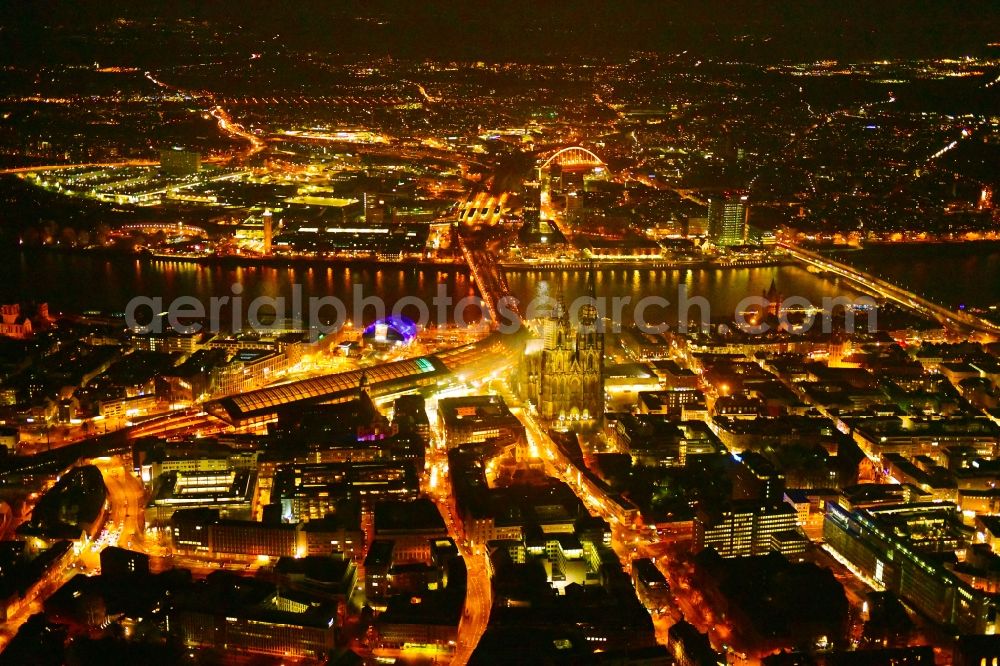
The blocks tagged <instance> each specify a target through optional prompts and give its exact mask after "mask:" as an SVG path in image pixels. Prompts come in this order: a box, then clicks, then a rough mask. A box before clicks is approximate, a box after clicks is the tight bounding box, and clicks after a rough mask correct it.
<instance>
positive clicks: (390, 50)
mask: <svg viewBox="0 0 1000 666" xmlns="http://www.w3.org/2000/svg"><path fill="white" fill-rule="evenodd" d="M0 16H2V17H3V21H2V25H3V27H2V29H0V39H2V45H3V46H2V48H3V55H2V56H0V60H2V61H3V62H6V63H9V64H16V63H29V62H44V61H51V62H66V61H67V60H69V59H71V58H72V57H73V56H74V55H76V56H78V57H79V58H81V61H82V62H86V61H87V60H88V59H93V58H99V59H104V60H129V59H131V60H134V61H136V62H139V63H143V64H145V65H147V66H151V65H153V64H158V63H159V62H162V61H163V59H164V58H176V57H181V58H186V57H189V56H192V55H196V54H198V53H211V52H213V51H214V50H215V49H216V47H217V46H218V45H216V44H212V43H203V42H201V41H200V39H198V40H196V39H191V38H190V35H185V34H183V33H182V32H181V31H176V32H173V31H170V30H168V32H167V34H166V35H145V36H147V37H152V39H149V40H142V41H139V42H135V43H132V42H125V43H118V44H114V43H104V44H100V43H98V44H95V43H93V41H91V40H90V39H88V38H90V37H93V36H94V34H95V33H94V30H96V29H99V28H102V27H106V26H108V25H109V24H111V23H113V22H115V21H116V20H117V19H124V20H127V21H135V22H137V23H138V25H137V28H138V29H140V30H141V28H142V25H143V24H148V23H151V22H154V21H157V22H163V23H165V24H166V26H167V27H168V28H169V27H170V24H175V27H176V26H177V25H180V24H179V23H178V22H183V21H190V22H193V23H205V24H206V25H211V26H214V27H215V28H216V32H217V34H218V35H219V36H220V38H221V37H223V36H225V37H227V38H233V39H236V40H238V41H240V42H245V44H244V45H245V46H247V47H248V48H249V47H251V46H252V45H253V44H254V43H256V44H258V45H259V46H260V48H261V49H262V50H269V49H279V50H281V49H290V50H296V51H302V50H311V49H318V50H323V51H326V52H337V53H341V54H344V55H355V56H363V55H372V56H376V57H379V56H389V57H394V58H407V59H418V60H419V59H423V58H433V59H452V58H454V59H460V60H478V59H485V60H510V61H522V60H528V61H532V60H552V59H557V58H565V57H586V58H605V57H607V58H612V59H614V58H623V57H627V56H629V55H630V54H634V53H636V52H642V51H650V52H656V53H660V54H664V55H669V54H677V53H679V52H681V51H685V50H687V51H689V52H690V53H691V54H692V55H693V56H696V57H705V58H720V59H727V58H729V59H734V60H740V61H749V62H777V61H808V60H815V59H835V60H843V61H863V60H878V59H884V58H917V57H942V56H953V57H960V56H964V55H970V56H973V55H979V56H981V55H986V54H989V53H990V52H991V51H992V52H993V53H996V47H990V46H989V43H990V42H995V41H997V35H998V34H1000V31H998V30H997V27H998V26H1000V4H998V3H996V2H990V1H989V0H974V1H972V2H963V3H943V2H932V1H926V0H925V1H912V0H888V1H885V2H870V1H862V0H847V1H846V2H834V1H826V0H823V1H816V2H787V1H782V2H771V1H768V0H738V1H736V2H726V1H722V0H709V1H708V2H697V3H692V2H641V1H637V0H627V1H626V2H613V3H611V2H598V1H595V0H584V1H583V2H574V3H545V4H540V3H535V2H531V1H530V0H511V1H508V2H456V1H448V2H433V3H429V4H423V3H411V2H400V1H398V0H376V1H374V2H351V3H330V2H323V1H319V0H306V1H305V2H297V3H295V5H294V6H287V5H285V4H283V3H273V2H267V1H266V0H249V1H248V2H229V1H225V2H214V3H203V2H197V1H192V0H187V1H184V2H173V3H136V4H129V5H124V6H111V5H102V6H93V5H89V4H83V3H78V2H73V1H71V0H65V1H63V0H58V1H47V2H46V1H43V2H37V3H10V4H8V5H7V6H6V7H4V8H3V9H0ZM122 34H123V35H126V36H127V35H128V34H129V30H128V29H127V28H126V29H124V30H123V31H122ZM97 36H98V38H99V39H98V40H97V41H100V38H101V37H103V36H102V35H101V34H100V33H98V35H97ZM88 42H89V43H88ZM227 46H232V44H228V45H227ZM122 48H124V49H125V52H122V50H121V49H122ZM164 49H166V50H164Z"/></svg>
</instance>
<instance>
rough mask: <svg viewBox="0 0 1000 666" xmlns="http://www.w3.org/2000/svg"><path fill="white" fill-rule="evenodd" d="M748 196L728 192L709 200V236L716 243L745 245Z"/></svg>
mask: <svg viewBox="0 0 1000 666" xmlns="http://www.w3.org/2000/svg"><path fill="white" fill-rule="evenodd" d="M746 202H747V197H746V195H740V194H734V193H731V192H727V193H725V194H723V195H720V196H714V197H712V198H711V199H709V200H708V238H709V240H711V241H712V242H713V243H715V244H716V245H743V244H744V243H745V242H746V235H747V205H746Z"/></svg>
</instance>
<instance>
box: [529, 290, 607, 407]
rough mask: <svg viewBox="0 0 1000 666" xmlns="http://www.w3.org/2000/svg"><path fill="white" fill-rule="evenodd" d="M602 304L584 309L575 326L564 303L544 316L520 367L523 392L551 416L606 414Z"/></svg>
mask: <svg viewBox="0 0 1000 666" xmlns="http://www.w3.org/2000/svg"><path fill="white" fill-rule="evenodd" d="M598 324H599V322H598V319H597V308H595V307H594V306H593V305H587V306H585V307H583V308H581V311H580V323H579V325H577V326H574V325H573V324H572V323H571V322H570V318H569V315H568V314H567V312H566V311H565V308H563V307H562V305H561V304H560V305H558V306H557V307H556V308H555V310H554V311H553V312H552V313H551V314H550V315H549V316H548V317H547V318H545V319H544V320H543V321H542V324H541V336H540V337H538V338H535V339H533V340H531V341H530V342H529V343H528V347H527V349H525V354H524V360H523V361H522V363H521V366H520V369H519V372H518V378H517V379H518V382H517V383H518V385H519V387H520V391H521V394H522V397H524V398H525V399H526V400H529V401H530V402H531V403H532V404H534V405H535V406H536V407H537V409H538V413H539V415H540V416H541V417H542V418H543V419H545V420H548V421H556V420H562V421H589V420H592V419H598V420H599V419H600V418H601V417H602V416H603V415H604V334H603V333H601V332H600V331H599V330H598Z"/></svg>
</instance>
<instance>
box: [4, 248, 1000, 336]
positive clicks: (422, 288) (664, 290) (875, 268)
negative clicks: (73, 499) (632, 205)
mask: <svg viewBox="0 0 1000 666" xmlns="http://www.w3.org/2000/svg"><path fill="white" fill-rule="evenodd" d="M839 256H840V257H841V258H842V259H843V260H845V261H848V262H850V263H853V264H855V265H857V266H859V267H861V268H863V269H865V270H870V271H872V272H876V273H879V274H881V275H884V276H887V277H888V278H889V279H891V280H893V281H894V282H897V283H899V284H901V285H903V286H906V287H908V288H911V289H914V290H916V291H919V292H922V293H926V294H928V295H930V296H932V297H934V298H937V299H940V300H941V301H943V302H946V303H950V304H953V305H954V306H956V307H957V305H958V304H960V303H968V304H970V305H978V306H988V305H991V304H994V303H998V302H1000V244H989V245H982V244H980V245H975V246H972V245H968V244H966V245H953V246H949V245H938V244H935V245H929V244H928V245H905V246H904V245H901V246H877V247H875V246H873V247H870V248H866V249H864V250H861V251H853V252H845V253H841V254H840V255H839ZM772 280H774V282H775V284H776V285H777V287H778V290H779V291H780V292H781V293H782V294H783V295H784V296H785V297H789V296H800V297H803V298H806V299H808V300H809V301H810V302H812V303H814V304H816V305H822V299H823V298H825V297H838V296H855V295H857V294H856V292H854V291H853V290H852V289H851V288H850V287H849V286H848V285H847V284H846V283H845V282H843V281H841V280H838V279H835V278H833V277H831V276H826V275H817V274H814V273H810V272H808V271H806V270H805V269H803V268H800V267H798V266H795V265H781V266H768V267H753V268H706V267H694V268H684V269H663V270H660V269H657V270H648V269H640V268H635V269H632V268H627V269H626V268H618V269H604V270H600V271H596V272H595V274H594V293H595V294H596V295H597V296H598V297H604V298H606V299H608V301H609V302H610V299H611V298H612V297H616V296H617V297H627V298H629V299H631V303H630V304H629V305H626V306H625V307H624V308H623V312H624V314H625V317H626V318H631V316H632V314H631V313H632V306H634V304H635V303H636V302H638V301H639V300H640V299H642V298H643V297H646V296H659V297H661V298H663V299H666V300H667V301H669V302H670V305H663V304H662V302H660V303H657V304H653V305H652V306H651V307H650V308H648V309H647V310H646V318H647V320H648V321H650V322H659V321H667V322H670V321H671V320H673V321H676V317H677V308H676V304H677V301H678V288H679V287H680V286H681V285H683V286H684V287H685V288H686V290H687V294H688V296H691V297H693V296H702V297H704V298H705V299H707V300H708V302H709V303H710V304H711V308H712V311H711V315H712V317H730V316H732V313H733V312H735V310H736V308H737V305H738V304H739V302H740V301H741V300H742V299H743V298H745V297H746V296H750V295H753V296H758V295H760V294H761V293H762V292H763V291H765V290H766V289H768V287H769V286H770V284H771V281H772ZM508 282H509V284H510V288H511V291H512V292H513V294H514V295H515V296H516V297H517V298H519V299H521V300H522V301H525V300H529V299H531V298H532V297H534V296H536V295H547V296H551V297H561V298H562V299H563V300H564V301H565V302H566V303H571V302H572V300H573V299H574V298H576V297H578V296H586V295H588V294H589V293H590V285H589V279H588V275H587V273H586V272H584V271H511V272H509V273H508ZM234 284H240V285H241V286H242V294H241V295H242V297H243V299H244V303H246V302H248V301H250V300H252V299H253V298H255V297H257V296H268V297H279V296H285V297H286V299H290V298H291V294H292V291H293V286H294V285H301V287H300V289H301V293H302V297H303V298H304V299H309V298H310V297H313V296H315V297H321V296H335V297H337V298H339V299H341V300H342V301H343V302H344V304H345V307H346V309H347V312H348V313H349V314H348V317H349V318H350V313H352V312H354V311H355V306H356V305H357V304H356V302H355V301H356V298H355V296H356V295H357V294H358V293H359V292H358V290H360V293H361V294H362V295H363V296H365V297H368V296H375V295H380V296H381V297H382V298H384V299H385V301H386V303H387V306H386V307H387V309H390V310H391V308H392V305H393V304H394V303H396V302H397V301H398V300H399V299H402V298H404V297H411V298H413V297H415V298H416V299H420V300H422V301H425V302H428V303H429V302H431V299H433V298H434V297H435V295H437V294H438V293H439V290H441V291H443V293H445V294H447V295H448V296H450V297H451V298H452V299H453V300H455V301H457V300H459V299H461V298H463V297H465V296H469V295H470V294H472V293H474V287H473V284H472V280H471V279H470V277H469V275H468V274H467V272H466V271H465V270H464V268H463V267H460V266H456V267H454V268H452V267H444V268H440V267H400V266H395V265H392V266H383V267H379V266H377V265H372V264H359V265H357V266H349V265H343V264H335V265H330V266H326V265H323V264H319V263H301V264H295V265H291V266H276V265H260V264H257V265H249V266H239V265H235V264H230V263H207V264H197V263H190V262H183V261H170V260H162V259H157V258H149V257H144V258H136V257H127V256H118V255H104V254H89V253H85V252H83V253H62V252H49V251H43V250H17V249H12V250H6V251H3V252H2V253H0V302H4V303H12V302H18V301H22V302H24V301H36V302H43V301H44V302H48V303H49V305H50V307H51V309H52V310H53V311H54V312H64V313H80V312H84V311H103V312H120V311H122V310H124V309H125V307H126V306H127V304H128V302H129V300H130V299H131V298H133V297H135V296H147V297H160V298H162V299H163V302H164V304H169V303H170V301H172V300H173V299H175V298H177V297H180V296H194V297H196V298H198V299H200V300H202V301H204V302H206V303H207V301H208V299H210V298H212V297H221V296H232V295H233V285H234ZM439 285H440V286H439ZM431 311H432V312H434V311H436V310H435V308H434V307H433V306H432V307H431ZM373 313H374V310H373V309H371V308H367V309H366V310H365V316H364V317H363V318H364V319H365V320H370V319H371V318H372V317H373ZM404 314H410V312H408V311H407V310H404ZM411 316H412V315H411ZM449 319H453V316H452V317H449Z"/></svg>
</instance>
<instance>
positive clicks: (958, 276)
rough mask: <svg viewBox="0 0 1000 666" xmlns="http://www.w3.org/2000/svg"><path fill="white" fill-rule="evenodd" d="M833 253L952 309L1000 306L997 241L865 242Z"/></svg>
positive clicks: (999, 254) (998, 250)
mask: <svg viewBox="0 0 1000 666" xmlns="http://www.w3.org/2000/svg"><path fill="white" fill-rule="evenodd" d="M835 256H837V257H838V258H839V259H840V260H841V261H844V262H847V263H849V264H852V265H854V266H857V267H858V268H861V269H862V270H866V271H868V272H870V273H873V274H875V275H878V276H880V277H883V278H885V279H887V280H889V281H890V282H893V283H895V284H898V285H900V286H902V287H906V288H908V289H910V290H911V291H915V292H917V293H919V294H921V295H923V296H927V297H928V298H931V299H934V300H937V301H939V302H941V303H943V304H945V305H947V306H949V307H951V308H958V307H959V306H960V305H963V304H964V305H968V306H976V307H981V308H982V307H989V306H991V305H997V304H1000V243H997V242H992V241H983V242H978V243H897V244H892V245H889V244H886V245H869V246H867V247H865V248H864V249H862V250H853V251H850V250H849V251H844V252H839V253H837V254H836V255H835Z"/></svg>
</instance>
